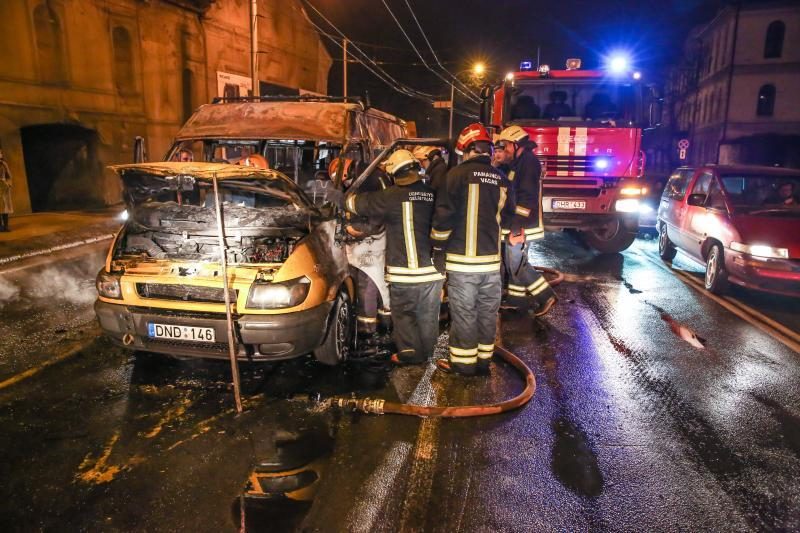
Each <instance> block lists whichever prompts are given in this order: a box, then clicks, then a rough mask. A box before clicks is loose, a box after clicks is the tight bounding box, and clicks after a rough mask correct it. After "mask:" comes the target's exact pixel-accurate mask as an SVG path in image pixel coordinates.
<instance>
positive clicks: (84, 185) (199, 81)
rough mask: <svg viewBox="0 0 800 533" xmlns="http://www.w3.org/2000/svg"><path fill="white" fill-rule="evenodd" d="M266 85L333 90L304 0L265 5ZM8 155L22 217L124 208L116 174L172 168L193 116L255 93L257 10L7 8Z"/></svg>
mask: <svg viewBox="0 0 800 533" xmlns="http://www.w3.org/2000/svg"><path fill="white" fill-rule="evenodd" d="M258 14H259V17H258V21H259V22H258V43H259V51H260V53H259V54H258V69H257V70H258V79H259V80H260V81H261V83H260V85H261V87H263V88H265V89H272V90H274V91H277V92H298V91H299V92H302V91H308V92H313V93H322V94H325V93H326V92H327V79H328V71H329V69H330V66H331V64H332V60H331V57H330V55H329V54H328V52H327V51H326V49H325V47H324V46H323V44H322V42H321V41H320V39H319V36H318V35H317V33H316V32H315V31H314V29H313V28H312V26H311V25H310V24H309V23H308V21H307V19H306V15H305V13H304V12H303V10H302V7H301V4H300V2H299V0H258ZM0 20H2V21H3V26H4V30H3V31H0V49H2V51H3V52H2V53H0V147H2V149H3V152H4V155H5V158H6V160H7V161H8V163H9V166H10V167H11V171H12V175H13V177H14V182H13V183H14V186H13V200H14V205H15V211H16V212H17V213H25V212H30V211H44V210H53V209H73V208H74V209H84V208H88V207H93V206H102V205H110V204H114V203H117V202H119V201H120V185H119V180H118V179H117V178H116V176H115V175H114V174H113V172H110V171H109V170H107V168H106V167H107V165H109V164H114V163H126V162H130V161H131V159H132V150H133V139H134V137H136V136H142V137H144V138H145V139H146V141H147V146H148V150H149V153H150V154H151V156H150V157H151V159H156V160H157V159H158V158H160V157H161V156H162V155H163V154H164V153H165V152H166V150H167V149H168V148H169V145H170V144H171V139H172V136H173V135H174V134H175V132H176V131H177V130H178V128H179V127H180V125H181V124H182V123H183V122H184V121H185V120H186V118H188V116H189V115H190V114H191V113H192V111H193V110H194V109H195V108H196V107H197V106H199V105H201V104H203V103H207V102H210V101H211V100H212V99H213V98H214V97H216V96H221V95H223V94H225V95H230V94H242V95H243V94H246V91H248V90H249V88H250V85H251V84H250V79H251V78H250V55H251V54H250V38H251V34H250V1H249V0H3V1H0Z"/></svg>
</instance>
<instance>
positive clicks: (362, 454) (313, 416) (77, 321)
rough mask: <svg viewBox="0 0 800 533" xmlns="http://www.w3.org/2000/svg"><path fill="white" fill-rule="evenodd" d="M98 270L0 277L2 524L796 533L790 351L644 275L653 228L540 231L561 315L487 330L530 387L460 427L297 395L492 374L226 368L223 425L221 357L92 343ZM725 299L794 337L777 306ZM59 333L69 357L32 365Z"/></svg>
mask: <svg viewBox="0 0 800 533" xmlns="http://www.w3.org/2000/svg"><path fill="white" fill-rule="evenodd" d="M101 260H102V257H101V256H98V255H97V254H95V255H94V256H93V257H89V258H72V259H66V260H64V261H62V262H59V263H58V264H57V267H58V270H57V272H58V273H59V274H60V277H59V278H58V279H59V280H60V283H61V284H62V285H59V287H62V286H63V287H70V286H74V287H77V288H78V289H79V290H78V291H77V292H75V293H74V294H73V293H71V292H69V291H67V290H60V291H58V294H59V295H64V296H59V297H58V298H55V297H52V298H50V299H47V298H44V297H42V296H41V293H38V292H36V291H35V290H34V289H31V288H30V285H29V284H28V285H26V284H27V283H28V281H29V279H30V278H35V276H37V275H39V274H41V272H43V271H44V269H46V268H55V267H54V266H52V265H53V264H51V265H50V266H48V267H44V266H42V267H37V268H34V269H31V270H30V271H29V272H27V273H24V274H22V273H19V272H18V273H16V274H15V276H17V277H14V278H10V277H9V276H3V277H2V278H0V280H3V283H4V284H3V285H0V289H3V290H5V294H9V291H11V293H13V291H14V288H15V287H16V289H17V292H16V296H15V297H14V298H13V299H11V300H4V301H5V302H6V303H5V304H4V307H3V308H2V310H0V311H2V321H1V322H0V356H2V359H1V360H0V364H2V366H0V372H1V373H2V375H0V381H3V382H5V381H4V380H8V379H9V377H12V378H13V376H16V375H19V372H21V371H23V370H26V369H31V368H32V369H34V370H39V369H41V370H40V371H38V373H35V374H33V375H32V376H31V377H29V378H27V379H25V380H22V381H20V382H18V383H15V384H13V385H9V386H5V387H3V388H0V425H1V426H2V428H3V431H2V433H0V449H2V450H3V454H4V456H5V457H4V460H3V461H1V462H0V479H2V480H3V483H2V484H0V499H1V501H2V503H0V527H2V529H3V530H4V531H30V530H56V529H58V530H76V529H80V530H98V529H99V530H104V531H129V530H153V531H176V530H191V531H233V530H236V529H238V528H240V527H241V525H242V524H244V525H245V528H246V529H247V530H249V531H284V530H308V531H345V530H347V531H398V530H402V531H423V530H424V531H534V530H537V531H538V530H544V531H556V530H557V531H565V530H613V531H641V530H660V531H684V530H720V531H722V530H726V531H727V530H762V531H766V530H797V529H798V528H800V490H798V489H800V481H798V479H799V477H798V476H799V475H800V387H799V386H798V385H799V384H800V364H798V363H799V362H800V354H798V353H796V352H794V351H793V350H791V349H790V348H788V347H787V346H785V345H784V344H782V343H781V342H779V341H778V340H776V339H775V338H773V337H772V336H770V335H769V334H768V333H767V332H765V331H764V330H763V329H759V328H757V327H755V326H754V325H753V324H751V323H748V322H746V321H744V320H742V319H741V318H740V317H738V316H736V315H734V314H732V313H731V312H729V311H727V310H726V309H724V308H723V307H721V306H720V305H719V304H718V303H716V302H715V301H712V300H711V299H709V298H708V297H706V296H705V295H704V294H703V293H701V292H699V291H697V290H695V289H694V288H692V287H691V286H690V285H688V284H687V282H686V281H684V280H683V279H681V278H680V277H679V276H677V275H676V274H675V273H674V272H673V271H670V270H669V269H668V268H665V267H664V266H663V265H662V264H661V263H660V260H658V259H657V255H656V253H655V243H654V242H653V241H637V243H636V244H635V245H634V247H633V248H631V249H630V250H628V251H627V252H625V253H624V254H622V255H615V256H596V255H593V254H592V253H590V252H588V251H587V250H585V249H583V248H582V247H581V246H580V245H579V244H577V243H576V242H574V241H573V240H572V239H570V237H569V236H568V235H555V236H548V238H547V239H546V241H545V242H544V243H543V244H541V245H539V247H538V249H537V253H536V262H537V263H538V264H542V265H545V266H550V267H554V268H558V269H560V270H562V271H564V272H565V273H566V274H567V281H566V282H565V283H564V284H562V285H561V286H560V287H559V288H558V289H557V292H558V293H559V295H560V298H561V301H560V303H559V305H558V306H557V307H556V308H555V310H554V311H553V312H552V313H551V314H550V315H548V317H547V319H546V320H541V321H537V322H534V321H532V320H531V319H530V318H528V317H526V316H516V315H504V317H503V327H502V330H503V341H504V344H505V345H506V346H507V347H508V348H509V349H511V350H512V351H514V352H515V353H517V354H518V355H520V356H521V357H522V358H523V359H524V360H525V361H526V362H527V363H528V364H529V365H530V366H531V368H532V369H533V370H534V372H535V374H536V377H537V381H538V389H537V392H536V395H535V397H534V399H533V400H532V402H531V403H530V404H529V405H527V406H526V407H525V408H523V409H521V410H519V411H517V412H514V413H509V414H506V415H501V416H493V417H487V418H483V419H474V420H437V419H424V420H422V419H417V418H409V417H397V416H391V415H387V416H382V417H378V416H367V415H356V414H351V413H338V412H332V411H325V410H324V409H322V408H320V406H319V404H317V403H315V402H313V401H310V400H309V399H313V398H316V397H317V396H318V395H321V396H323V397H327V396H330V395H334V394H349V393H351V392H354V393H356V394H358V395H359V396H366V395H369V396H375V397H381V398H386V399H393V400H399V401H404V402H410V403H421V404H432V403H438V404H464V403H478V402H485V401H494V400H497V399H501V398H505V397H508V396H510V395H513V394H516V392H518V391H519V390H520V389H521V386H522V385H521V382H520V381H519V378H518V377H516V376H515V375H514V374H513V372H512V371H511V370H510V369H509V368H507V367H505V366H503V365H500V364H498V365H495V368H494V369H493V374H492V376H491V377H490V378H489V379H480V378H473V379H464V378H458V377H454V376H442V375H436V374H435V373H434V372H433V371H432V369H431V368H430V367H428V368H404V369H399V370H393V371H392V372H391V373H389V372H388V371H387V369H386V368H385V366H384V365H382V364H380V363H375V362H362V363H359V364H355V363H354V364H351V365H347V366H345V367H342V368H335V369H330V368H324V367H320V366H319V365H316V364H314V363H313V362H311V361H309V360H297V361H292V362H288V363H283V364H276V365H256V366H249V365H244V366H243V367H242V375H243V386H244V397H245V405H246V411H245V413H244V414H243V415H241V416H239V417H236V416H234V413H233V410H232V405H233V404H232V398H231V393H230V389H229V385H228V383H227V381H228V379H229V377H228V376H229V369H228V365H227V363H225V362H214V361H210V362H207V361H189V362H179V361H170V360H166V359H164V358H161V357H157V356H146V355H137V356H134V355H132V354H128V353H125V352H123V351H122V350H120V349H118V348H116V347H113V346H111V345H110V344H109V343H108V342H106V341H105V340H103V339H102V338H96V337H95V336H94V332H95V331H96V330H95V329H94V326H93V325H92V323H91V303H90V302H91V298H87V297H86V296H85V293H86V291H88V290H91V286H92V284H91V280H92V279H93V277H94V273H95V272H96V270H97V268H99V266H100V261H101ZM95 263H96V264H95ZM675 267H676V268H677V269H680V270H685V271H687V272H691V271H699V268H698V267H697V266H696V265H693V264H692V263H691V262H689V261H688V260H685V259H681V258H680V257H679V258H678V259H677V260H676V261H675ZM47 279H55V278H54V276H53V274H52V272H50V273H49V274H48V275H47ZM87 280H88V281H87ZM35 286H36V285H34V287H35ZM9 287H11V288H9ZM87 287H88V288H87ZM68 295H69V296H75V298H72V299H71V298H69V297H68ZM733 295H734V297H735V298H737V299H741V300H742V301H745V303H747V305H750V306H752V307H755V308H756V309H758V310H760V311H762V312H764V313H765V314H767V315H768V316H770V317H772V318H774V319H775V320H778V321H780V322H782V323H783V324H785V325H787V326H788V327H789V328H790V329H793V330H794V331H798V330H799V329H800V328H798V324H797V323H796V320H797V314H796V311H794V310H793V309H792V308H791V307H790V306H791V305H792V303H791V302H789V301H787V300H782V299H780V298H773V297H769V298H767V297H763V296H760V295H755V296H753V295H749V294H746V293H744V294H743V293H742V292H741V291H734V294H733ZM681 331H683V337H681V336H679V334H680V332H681ZM676 332H677V333H676ZM688 332H692V333H694V336H692V335H691V334H689V333H688ZM440 341H441V342H442V343H444V342H445V341H446V338H445V336H443V337H442V338H441V339H440ZM70 342H72V343H74V344H76V345H78V344H79V343H83V348H82V349H80V350H79V351H78V352H77V353H75V354H74V355H72V356H70V357H68V358H65V359H64V360H63V361H60V362H58V363H57V364H52V365H50V366H42V365H43V364H46V362H47V361H48V360H49V358H52V357H53V356H57V355H58V354H60V353H64V350H65V346H67V345H69V343H70ZM256 478H258V479H256ZM259 479H260V481H259ZM248 480H250V483H251V485H250V486H249V487H248ZM253 484H255V486H257V487H261V486H262V485H263V488H264V491H266V492H267V494H262V495H261V497H255V496H256V495H255V494H254V492H258V491H255V490H253V486H254V485H253ZM303 487H310V489H306V490H304V489H303ZM262 492H263V491H262ZM244 493H248V495H247V496H246V497H245V496H243V494H244ZM287 494H288V495H289V497H286V495H287ZM267 496H271V497H267Z"/></svg>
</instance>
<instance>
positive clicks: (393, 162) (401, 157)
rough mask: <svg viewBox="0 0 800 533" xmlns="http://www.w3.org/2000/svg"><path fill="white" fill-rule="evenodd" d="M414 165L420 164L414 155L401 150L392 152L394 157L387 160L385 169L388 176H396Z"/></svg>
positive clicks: (391, 156)
mask: <svg viewBox="0 0 800 533" xmlns="http://www.w3.org/2000/svg"><path fill="white" fill-rule="evenodd" d="M414 164H419V162H418V161H417V158H416V157H414V154H412V153H411V152H409V151H408V150H403V149H400V150H395V151H394V152H392V155H390V156H389V158H388V159H387V160H386V164H385V166H384V169H385V170H386V173H387V174H389V175H390V176H394V175H395V174H397V172H398V171H400V170H402V169H404V168H406V167H408V166H409V165H414Z"/></svg>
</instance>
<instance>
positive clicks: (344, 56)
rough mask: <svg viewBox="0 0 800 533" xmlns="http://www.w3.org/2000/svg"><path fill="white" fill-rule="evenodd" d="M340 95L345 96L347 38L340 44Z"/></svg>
mask: <svg viewBox="0 0 800 533" xmlns="http://www.w3.org/2000/svg"><path fill="white" fill-rule="evenodd" d="M342 96H344V97H345V98H347V39H345V40H344V43H343V44H342Z"/></svg>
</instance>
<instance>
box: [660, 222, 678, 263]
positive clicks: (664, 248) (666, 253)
mask: <svg viewBox="0 0 800 533" xmlns="http://www.w3.org/2000/svg"><path fill="white" fill-rule="evenodd" d="M677 253H678V249H677V248H675V245H674V244H673V243H672V241H671V240H669V235H667V225H666V224H661V226H660V227H659V228H658V255H659V256H660V257H661V259H663V260H664V261H672V260H673V259H675V255H676V254H677Z"/></svg>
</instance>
